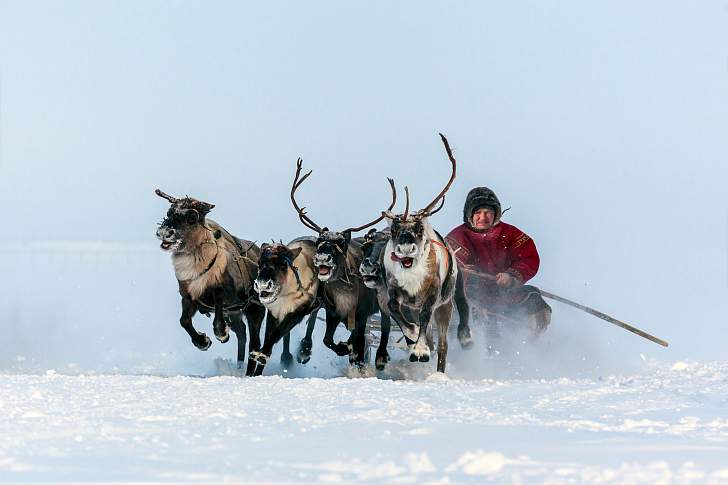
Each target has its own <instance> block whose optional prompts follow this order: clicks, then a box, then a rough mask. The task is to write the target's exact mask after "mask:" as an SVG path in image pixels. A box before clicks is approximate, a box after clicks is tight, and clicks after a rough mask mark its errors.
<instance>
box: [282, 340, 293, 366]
mask: <svg viewBox="0 0 728 485" xmlns="http://www.w3.org/2000/svg"><path fill="white" fill-rule="evenodd" d="M281 364H282V365H283V367H284V368H285V369H288V368H290V367H291V365H293V354H291V333H290V332H289V333H287V334H285V335H284V336H283V350H282V351H281Z"/></svg>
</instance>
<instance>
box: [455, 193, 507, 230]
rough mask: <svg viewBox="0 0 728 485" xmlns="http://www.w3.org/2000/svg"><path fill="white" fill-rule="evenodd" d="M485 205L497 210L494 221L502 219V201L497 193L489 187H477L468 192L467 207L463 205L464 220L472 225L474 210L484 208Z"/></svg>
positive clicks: (494, 210)
mask: <svg viewBox="0 0 728 485" xmlns="http://www.w3.org/2000/svg"><path fill="white" fill-rule="evenodd" d="M483 207H487V208H489V209H493V212H495V218H494V220H493V222H494V223H496V222H498V221H500V218H501V215H502V212H501V203H500V201H499V200H498V197H497V196H496V195H495V192H493V191H492V190H490V189H489V188H488V187H475V188H474V189H473V190H471V191H470V192H468V196H467V197H466V198H465V207H463V222H465V224H467V225H468V226H471V225H472V223H471V219H472V217H473V212H475V211H476V210H478V209H482V208H483Z"/></svg>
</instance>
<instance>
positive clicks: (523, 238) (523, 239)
mask: <svg viewBox="0 0 728 485" xmlns="http://www.w3.org/2000/svg"><path fill="white" fill-rule="evenodd" d="M530 240H531V238H530V237H528V235H527V234H523V233H521V235H520V236H518V239H516V242H515V243H514V244H513V249H518V248H520V247H521V246H523V245H524V244H525V243H527V242H528V241H530Z"/></svg>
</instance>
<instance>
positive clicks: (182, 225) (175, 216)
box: [154, 189, 215, 252]
mask: <svg viewBox="0 0 728 485" xmlns="http://www.w3.org/2000/svg"><path fill="white" fill-rule="evenodd" d="M154 192H155V193H156V194H157V195H158V196H160V197H162V198H163V199H167V200H168V201H169V202H170V203H171V204H172V206H171V207H170V208H169V210H167V217H165V218H164V220H163V221H162V223H161V224H160V225H159V228H158V229H157V238H158V239H159V240H160V241H162V243H161V244H160V245H159V247H160V248H162V250H164V251H170V252H180V251H184V250H185V241H186V240H187V239H188V236H189V235H190V234H191V233H192V231H195V230H198V229H200V228H205V216H206V215H207V213H208V212H210V211H211V210H212V209H213V208H214V207H215V206H214V205H213V204H208V203H207V202H202V201H201V200H197V199H193V198H192V197H185V198H184V199H176V198H174V197H171V196H169V195H167V194H165V193H164V192H162V191H161V190H159V189H157V190H155V191H154Z"/></svg>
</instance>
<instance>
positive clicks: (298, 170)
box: [291, 158, 321, 233]
mask: <svg viewBox="0 0 728 485" xmlns="http://www.w3.org/2000/svg"><path fill="white" fill-rule="evenodd" d="M302 166H303V160H302V159H301V158H299V159H298V160H297V161H296V177H295V178H294V179H293V186H292V187H291V202H292V203H293V207H294V209H296V212H298V218H299V219H301V222H302V223H303V225H304V226H306V227H308V228H309V229H312V230H314V231H316V232H318V233H320V232H321V227H320V226H319V225H318V224H316V223H315V222H313V220H311V218H310V217H308V216H307V215H306V211H305V209H306V208H305V207H303V208H301V207H299V206H298V203H297V202H296V196H295V193H296V190H297V189H298V187H300V186H301V184H302V183H303V181H304V180H306V179H307V178H308V176H309V175H311V172H313V170H309V171H308V172H307V173H306V175H304V176H303V177H301V167H302ZM299 177H300V180H299Z"/></svg>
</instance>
